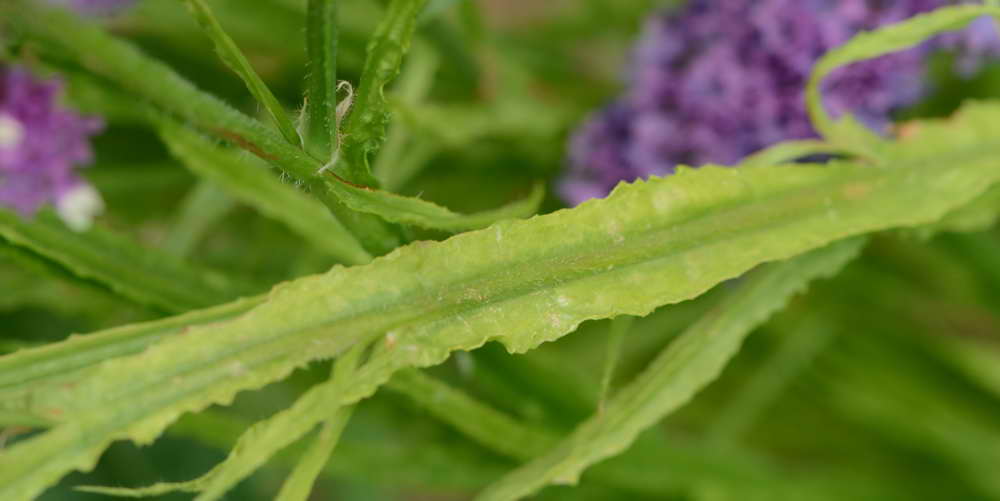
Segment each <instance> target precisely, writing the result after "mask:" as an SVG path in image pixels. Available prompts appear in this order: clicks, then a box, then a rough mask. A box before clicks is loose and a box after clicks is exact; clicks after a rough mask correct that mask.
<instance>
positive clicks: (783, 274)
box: [477, 240, 862, 501]
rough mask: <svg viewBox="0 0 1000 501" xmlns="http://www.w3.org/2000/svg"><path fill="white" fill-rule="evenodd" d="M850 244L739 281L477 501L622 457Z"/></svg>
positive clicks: (828, 271)
mask: <svg viewBox="0 0 1000 501" xmlns="http://www.w3.org/2000/svg"><path fill="white" fill-rule="evenodd" d="M861 243H862V242H861V241H859V240H848V241H845V242H841V243H838V244H836V245H834V246H832V247H830V248H824V249H820V250H817V251H814V252H811V253H809V254H806V255H803V256H800V257H797V258H795V259H791V260H788V261H786V262H782V263H776V264H772V265H769V266H767V267H765V268H763V269H761V270H758V271H757V272H756V273H753V274H751V276H748V277H745V278H743V279H742V282H741V283H740V285H739V287H738V288H737V289H736V290H735V291H733V292H732V293H731V294H730V296H729V297H728V298H727V299H726V300H725V301H723V302H722V303H721V304H719V305H718V306H717V307H716V308H715V309H713V310H712V312H710V313H709V314H708V315H705V316H704V317H702V318H701V319H700V320H699V321H698V322H696V323H695V324H694V325H692V326H691V328H689V329H688V330H687V331H685V332H684V334H682V335H681V337H679V338H678V339H677V340H675V341H674V342H673V343H671V344H670V345H669V346H668V347H667V349H665V350H664V351H663V352H662V353H661V354H660V355H659V356H658V357H657V358H656V359H655V360H654V361H653V362H652V363H650V365H649V367H648V368H647V369H646V370H645V371H644V372H643V373H642V374H640V375H639V377H637V378H636V379H635V380H634V381H633V382H632V383H630V384H629V385H628V386H626V387H625V388H623V389H622V390H621V391H620V392H619V393H618V394H616V395H615V397H614V398H613V399H612V400H611V402H609V404H608V406H607V407H606V408H605V409H603V412H599V413H597V414H595V415H594V416H593V417H591V418H590V419H588V420H587V421H585V422H584V423H582V424H581V425H579V426H578V427H577V428H576V429H575V430H574V431H573V433H572V434H571V435H570V436H569V437H567V438H566V439H564V440H563V441H561V442H560V443H559V444H557V445H556V446H555V447H553V448H552V449H551V451H550V452H548V453H547V454H545V455H543V456H541V457H539V458H537V459H535V460H533V461H531V462H530V463H528V464H526V465H525V466H523V467H521V468H520V469H518V470H516V471H514V472H512V473H510V474H509V475H507V476H506V477H504V478H503V479H501V480H500V481H499V482H497V483H495V484H493V485H492V486H490V487H489V488H487V489H486V490H485V491H483V492H482V493H481V494H480V495H479V497H478V498H477V499H480V500H482V501H503V500H516V499H521V498H523V497H525V496H527V495H529V494H531V493H533V492H534V491H535V490H537V489H540V488H541V487H544V486H545V485H548V484H552V483H560V484H567V483H569V484H573V483H576V482H577V480H578V478H579V476H580V473H581V472H582V471H583V470H584V469H585V468H587V467H588V466H590V465H592V464H594V463H596V462H598V461H600V460H602V459H604V458H607V457H609V456H612V455H615V454H618V453H620V452H621V451H623V450H625V449H626V448H627V447H628V446H629V445H631V443H632V442H633V441H634V440H635V439H636V437H637V436H638V435H639V433H640V432H642V431H643V430H645V429H646V428H648V427H650V426H652V425H653V424H655V423H656V422H658V421H660V420H661V419H663V417H664V416H665V415H667V414H668V413H670V412H672V411H674V410H676V409H677V408H678V407H680V406H681V405H684V404H685V403H687V401H688V400H690V399H691V397H692V396H694V394H695V393H697V392H698V390H700V389H701V388H702V387H703V386H705V385H706V384H708V383H710V382H711V381H712V380H714V379H715V378H716V377H718V375H719V373H720V372H722V368H723V367H725V365H726V362H728V361H729V359H730V358H731V357H732V356H733V355H735V354H736V352H737V351H738V350H739V347H740V344H742V342H743V339H744V338H745V337H746V336H747V335H748V334H749V333H750V332H751V331H752V330H753V329H754V328H756V327H757V326H758V325H760V324H761V323H763V322H764V321H765V320H767V319H768V317H770V316H771V315H772V314H773V313H774V312H776V311H778V310H780V309H781V308H783V307H784V306H785V304H786V303H787V302H788V300H789V298H791V296H793V295H794V294H796V293H798V292H800V291H801V290H802V289H804V288H805V287H806V286H807V285H808V284H809V282H810V281H811V280H812V279H814V278H818V277H824V276H831V275H833V274H834V273H836V272H838V271H839V270H840V269H841V268H842V267H843V266H844V265H845V264H847V262H848V261H850V260H851V259H853V258H854V257H856V256H857V254H858V252H859V251H860V248H861V245H860V244H861Z"/></svg>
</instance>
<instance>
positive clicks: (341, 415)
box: [275, 345, 364, 501]
mask: <svg viewBox="0 0 1000 501" xmlns="http://www.w3.org/2000/svg"><path fill="white" fill-rule="evenodd" d="M363 354H364V345H358V346H356V347H355V348H354V349H352V350H351V351H350V352H348V353H347V355H346V356H345V357H344V358H343V359H341V360H338V361H337V363H336V364H334V366H333V373H332V374H331V375H330V377H331V378H332V379H333V380H334V381H337V384H340V385H341V386H343V385H345V384H350V377H351V375H352V374H354V372H355V371H356V370H357V367H358V364H359V362H360V359H361V355H363ZM353 413H354V407H353V406H340V407H335V408H334V409H332V411H331V410H330V409H327V414H328V416H329V417H328V418H327V419H326V421H324V422H323V426H322V428H321V429H320V430H319V433H318V434H317V437H316V440H314V441H313V442H312V444H310V445H309V448H308V449H307V450H306V452H305V453H304V454H303V455H302V457H301V458H300V459H299V462H298V464H296V465H295V468H294V469H293V470H292V474H291V475H289V476H288V478H286V479H285V483H284V484H282V486H281V490H280V491H279V492H278V496H277V497H276V498H275V499H277V501H306V500H307V499H308V498H309V494H310V493H311V492H312V488H313V484H314V483H316V479H317V478H318V477H319V475H320V473H321V472H322V470H323V467H324V466H325V465H326V463H327V461H329V460H330V455H331V454H332V453H333V449H334V448H335V447H337V442H338V441H339V440H340V435H341V434H342V433H343V431H344V427H345V426H347V421H348V420H350V419H351V415H352V414H353Z"/></svg>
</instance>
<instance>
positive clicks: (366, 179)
mask: <svg viewBox="0 0 1000 501" xmlns="http://www.w3.org/2000/svg"><path fill="white" fill-rule="evenodd" d="M426 4H427V0H392V3H390V4H389V8H388V10H387V12H386V13H385V17H384V19H383V20H382V22H381V23H379V25H378V27H377V28H376V29H375V33H374V34H373V35H372V39H371V41H370V42H369V43H368V57H367V59H366V60H365V67H364V70H363V71H362V73H361V82H360V84H359V86H358V93H357V96H356V97H355V100H354V110H353V111H352V112H351V114H350V116H349V118H348V119H347V124H346V126H345V128H344V145H343V150H344V159H345V160H346V163H345V164H343V167H342V168H336V171H337V173H338V174H339V175H340V176H341V177H343V178H345V179H347V180H348V181H350V182H352V183H356V184H361V185H365V186H372V187H377V186H378V180H376V179H375V177H374V176H373V175H372V173H371V168H370V167H369V165H368V156H369V155H370V154H371V153H373V152H375V151H377V150H378V148H379V146H380V145H381V144H382V141H383V140H384V139H385V130H386V125H387V124H388V122H389V111H388V107H387V104H386V100H385V95H384V93H383V89H384V88H385V86H386V84H388V83H389V82H391V81H392V79H393V78H395V77H396V75H398V74H399V68H400V66H402V64H403V56H404V55H405V54H406V51H407V50H409V48H410V40H411V39H412V38H413V32H414V31H415V30H416V25H417V18H418V17H419V15H420V13H421V12H422V11H423V8H424V6H425V5H426Z"/></svg>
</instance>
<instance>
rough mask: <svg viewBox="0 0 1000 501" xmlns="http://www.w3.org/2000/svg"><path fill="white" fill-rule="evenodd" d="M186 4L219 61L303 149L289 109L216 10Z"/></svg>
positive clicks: (197, 2) (192, 0) (194, 1)
mask: <svg viewBox="0 0 1000 501" xmlns="http://www.w3.org/2000/svg"><path fill="white" fill-rule="evenodd" d="M184 1H185V2H186V3H187V5H188V8H189V9H191V13H192V14H193V15H194V18H195V19H196V20H197V21H198V24H199V25H201V27H202V29H203V30H205V34H206V35H208V38H210V39H211V40H212V43H213V44H215V52H216V53H217V54H218V55H219V59H221V60H222V62H224V63H226V66H228V67H229V69H231V70H233V72H234V73H236V75H237V76H239V77H240V79H241V80H243V83H244V84H246V86H247V90H249V91H250V93H251V94H253V97H254V98H256V99H257V102H259V103H260V104H261V105H262V106H263V107H264V109H265V110H267V113H268V114H269V115H271V119H272V120H274V123H275V125H277V126H278V130H279V131H281V135H282V136H284V137H285V139H286V140H287V141H288V142H289V143H291V144H292V145H294V146H301V145H302V138H300V137H299V133H298V132H296V131H295V124H293V123H292V119H291V118H289V117H288V114H287V113H285V108H284V107H283V106H282V105H281V103H280V102H278V98H276V97H274V94H272V93H271V89H268V88H267V84H265V83H264V81H263V80H261V79H260V76H259V75H257V72H256V71H254V69H253V66H251V65H250V61H247V58H246V56H244V55H243V52H242V51H240V48H239V47H237V46H236V42H234V41H233V39H232V38H230V37H229V35H228V34H227V33H226V31H225V30H223V29H222V25H220V24H219V21H218V20H217V19H215V15H214V14H212V9H210V8H209V7H208V4H206V3H205V1H204V0H184Z"/></svg>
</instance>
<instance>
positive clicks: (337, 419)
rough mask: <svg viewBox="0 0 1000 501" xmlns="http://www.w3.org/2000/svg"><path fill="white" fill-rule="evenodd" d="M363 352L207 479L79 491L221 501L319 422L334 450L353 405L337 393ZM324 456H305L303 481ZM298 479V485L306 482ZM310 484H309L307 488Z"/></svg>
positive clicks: (250, 437)
mask: <svg viewBox="0 0 1000 501" xmlns="http://www.w3.org/2000/svg"><path fill="white" fill-rule="evenodd" d="M363 348H364V345H356V346H355V347H354V348H352V349H351V351H350V352H348V354H347V355H345V356H344V357H343V358H342V359H340V360H338V361H337V363H336V364H335V366H334V369H333V372H332V374H331V375H330V379H329V380H327V381H325V382H323V383H320V384H317V385H316V386H314V387H313V388H311V389H310V390H309V391H307V392H306V393H305V394H304V395H302V396H301V397H299V399H298V400H296V401H295V403H294V404H292V406H291V407H289V408H288V409H285V410H283V411H281V412H279V413H277V414H275V415H274V416H272V417H270V418H268V419H265V420H263V421H260V422H258V423H256V424H254V425H253V426H251V427H250V428H249V429H248V430H247V431H246V432H244V433H243V435H242V436H240V439H239V441H237V443H236V446H235V447H233V449H232V451H230V453H229V456H228V457H226V460H225V461H223V462H222V463H219V464H218V465H216V466H215V467H214V468H212V470H211V471H209V472H208V473H206V474H205V475H202V476H201V477H198V478H196V479H194V480H191V481H187V482H163V483H158V484H154V485H151V486H149V487H142V488H137V489H130V488H121V487H92V486H87V487H81V488H80V490H83V491H86V492H93V493H98V494H105V495H109V496H120V497H133V498H139V497H150V496H160V495H163V494H167V493H170V492H177V491H180V492H199V493H200V494H199V495H198V496H197V498H196V499H197V501H212V500H215V499H219V498H220V497H222V495H223V494H225V492H226V491H227V490H229V489H230V488H232V487H233V486H234V485H236V484H237V483H238V482H239V481H241V480H243V479H244V478H246V477H247V476H249V475H250V474H251V473H253V472H254V471H255V470H257V469H258V468H260V466H262V465H263V464H264V463H266V462H267V460H268V459H270V458H271V456H273V455H274V454H275V453H277V452H278V451H280V450H281V449H283V448H285V447H287V446H288V445H291V444H292V443H293V442H295V441H297V440H298V439H300V438H302V437H303V436H305V435H306V434H307V433H309V431H311V430H312V429H313V428H315V427H316V425H317V424H318V423H320V422H321V421H324V420H327V421H328V422H329V423H330V424H331V426H332V427H333V428H334V429H333V431H334V432H335V433H333V434H332V435H331V436H330V437H329V438H328V440H327V445H330V446H331V448H332V446H333V445H335V444H336V442H337V437H338V436H339V435H340V431H342V430H343V427H344V426H345V425H346V424H347V419H348V418H349V417H350V415H351V409H350V408H349V407H345V406H340V405H337V404H336V402H337V401H338V400H339V398H338V395H339V394H340V393H342V392H343V391H344V389H345V387H346V385H348V384H350V382H351V376H352V375H353V374H354V372H355V371H356V369H357V364H358V362H359V360H360V356H361V354H362V353H363V351H364V350H363ZM331 442H332V443H331ZM320 452H323V450H320V451H318V452H316V451H308V452H307V454H308V455H307V458H306V459H307V464H306V468H307V470H306V471H304V472H302V473H298V472H297V475H298V476H299V477H302V476H304V475H306V474H307V473H308V472H309V471H311V470H313V469H314V468H313V467H314V466H316V464H315V463H317V462H319V459H317V458H314V457H310V456H320ZM327 452H328V451H327ZM328 455H329V454H327V457H328ZM323 463H325V461H322V462H319V465H318V468H315V470H316V471H318V469H319V468H322V466H323ZM306 478H309V477H306ZM296 480H297V482H296V483H297V484H301V483H303V482H304V480H300V479H296ZM311 484H312V482H311V481H310V482H309V485H311ZM296 490H301V487H299V486H298V485H292V486H291V487H290V491H291V492H294V491H296ZM289 495H292V494H289Z"/></svg>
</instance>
